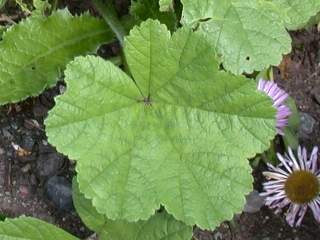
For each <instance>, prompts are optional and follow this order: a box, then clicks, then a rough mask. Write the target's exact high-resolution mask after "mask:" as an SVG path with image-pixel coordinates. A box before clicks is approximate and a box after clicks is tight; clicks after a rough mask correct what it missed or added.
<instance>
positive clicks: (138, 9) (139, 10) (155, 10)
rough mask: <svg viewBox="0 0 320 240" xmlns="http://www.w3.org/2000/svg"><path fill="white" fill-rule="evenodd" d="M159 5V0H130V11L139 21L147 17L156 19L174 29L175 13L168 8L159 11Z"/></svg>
mask: <svg viewBox="0 0 320 240" xmlns="http://www.w3.org/2000/svg"><path fill="white" fill-rule="evenodd" d="M160 7H161V5H160V6H159V0H132V2H131V8H130V12H131V14H132V15H133V16H135V17H136V18H137V19H139V20H140V21H144V20H147V19H148V18H151V19H158V20H159V21H160V22H161V23H163V24H166V25H167V27H168V28H169V29H170V30H171V31H174V30H175V29H176V25H177V23H176V21H177V19H176V15H175V13H174V12H173V11H172V10H170V11H169V9H168V11H166V12H161V11H160ZM162 7H163V5H162Z"/></svg>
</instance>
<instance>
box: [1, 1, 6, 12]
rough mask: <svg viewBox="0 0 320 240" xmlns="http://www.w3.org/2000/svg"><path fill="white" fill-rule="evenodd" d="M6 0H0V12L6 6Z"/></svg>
mask: <svg viewBox="0 0 320 240" xmlns="http://www.w3.org/2000/svg"><path fill="white" fill-rule="evenodd" d="M6 3H7V0H0V10H1V9H2V8H3V7H4V5H6Z"/></svg>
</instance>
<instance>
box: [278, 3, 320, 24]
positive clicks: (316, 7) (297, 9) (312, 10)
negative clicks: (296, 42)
mask: <svg viewBox="0 0 320 240" xmlns="http://www.w3.org/2000/svg"><path fill="white" fill-rule="evenodd" d="M272 2H273V3H274V4H277V5H278V8H279V9H281V10H282V11H283V12H284V16H285V17H284V20H285V26H286V27H287V28H288V29H289V30H297V29H299V28H302V27H304V26H305V25H306V24H307V23H308V21H309V20H310V18H311V17H313V16H315V15H316V14H317V13H318V12H319V11H320V0H303V1H301V0H272Z"/></svg>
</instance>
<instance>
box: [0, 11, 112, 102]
mask: <svg viewBox="0 0 320 240" xmlns="http://www.w3.org/2000/svg"><path fill="white" fill-rule="evenodd" d="M112 40H113V34H112V33H111V31H110V30H109V29H108V28H106V26H105V24H104V22H103V21H102V20H99V19H96V18H94V17H91V16H89V14H84V15H82V16H72V15H71V14H70V13H69V12H68V10H59V11H57V12H55V13H53V14H52V16H50V17H48V18H45V17H43V16H38V15H37V16H32V17H31V18H27V19H26V20H23V21H22V22H21V23H19V24H17V25H15V26H12V27H11V28H9V29H8V30H7V32H5V33H4V34H3V40H2V41H1V42H0V105H1V104H5V103H8V102H17V101H19V100H22V99H25V98H27V97H28V96H35V95H37V94H39V93H40V92H41V91H42V90H44V89H45V88H47V87H50V86H52V85H54V84H55V83H56V81H57V80H58V78H59V76H61V73H62V71H63V69H64V68H65V65H66V64H67V63H68V62H69V61H70V60H72V59H73V58H74V57H75V56H78V55H81V54H85V53H87V52H90V51H94V50H95V49H96V48H97V47H98V46H99V44H101V43H103V42H110V41H112Z"/></svg>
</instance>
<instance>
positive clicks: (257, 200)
mask: <svg viewBox="0 0 320 240" xmlns="http://www.w3.org/2000/svg"><path fill="white" fill-rule="evenodd" d="M246 199H247V202H246V204H245V206H244V208H243V211H244V212H246V213H256V212H259V211H260V209H261V207H262V206H263V205H264V198H263V197H261V196H260V195H259V192H258V191H256V190H254V191H252V192H251V193H250V194H249V195H247V196H246Z"/></svg>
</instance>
